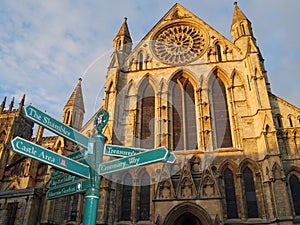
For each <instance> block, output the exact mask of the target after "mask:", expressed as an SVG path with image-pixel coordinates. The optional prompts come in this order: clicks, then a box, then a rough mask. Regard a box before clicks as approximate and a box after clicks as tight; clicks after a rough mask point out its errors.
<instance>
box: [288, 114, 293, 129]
mask: <svg viewBox="0 0 300 225" xmlns="http://www.w3.org/2000/svg"><path fill="white" fill-rule="evenodd" d="M289 123H290V127H293V119H292V117H291V116H289Z"/></svg>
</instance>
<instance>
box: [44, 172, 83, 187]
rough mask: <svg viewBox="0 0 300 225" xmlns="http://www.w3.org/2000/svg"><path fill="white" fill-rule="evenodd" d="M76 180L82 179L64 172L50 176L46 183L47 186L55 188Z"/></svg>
mask: <svg viewBox="0 0 300 225" xmlns="http://www.w3.org/2000/svg"><path fill="white" fill-rule="evenodd" d="M78 180H82V177H79V176H75V175H70V174H67V173H64V174H63V175H62V176H59V177H55V178H51V180H50V182H49V184H48V188H57V187H61V186H65V185H67V184H70V183H73V182H74V181H78Z"/></svg>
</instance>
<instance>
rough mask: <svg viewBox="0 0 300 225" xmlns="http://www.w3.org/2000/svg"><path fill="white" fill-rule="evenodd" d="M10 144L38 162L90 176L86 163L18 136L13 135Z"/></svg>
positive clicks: (17, 150)
mask: <svg viewBox="0 0 300 225" xmlns="http://www.w3.org/2000/svg"><path fill="white" fill-rule="evenodd" d="M11 144H12V148H13V150H14V151H15V152H18V153H20V154H22V155H25V156H27V157H30V158H34V159H36V160H38V161H40V162H43V163H46V164H48V165H51V166H53V167H55V168H58V169H60V170H63V171H66V172H68V173H71V174H75V175H78V176H80V177H84V178H87V179H89V178H90V170H89V167H88V166H87V165H84V164H82V163H79V162H76V161H75V160H73V159H70V158H68V157H66V156H63V155H59V154H57V153H55V152H53V151H50V150H48V149H46V148H43V147H41V146H39V145H36V144H34V143H32V142H30V141H27V140H25V139H23V138H20V137H15V138H14V139H13V140H12V142H11Z"/></svg>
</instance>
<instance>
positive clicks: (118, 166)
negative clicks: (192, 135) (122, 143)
mask: <svg viewBox="0 0 300 225" xmlns="http://www.w3.org/2000/svg"><path fill="white" fill-rule="evenodd" d="M169 154H170V153H169V151H168V150H167V149H166V148H165V147H159V148H157V149H154V150H150V151H146V152H142V153H139V154H136V155H133V156H128V157H125V158H122V159H117V160H113V161H109V162H104V163H102V164H100V165H99V169H98V174H99V175H105V174H110V173H115V172H118V171H122V170H127V169H132V168H135V167H138V166H144V165H148V164H151V163H156V162H161V161H166V160H167V158H168V156H169Z"/></svg>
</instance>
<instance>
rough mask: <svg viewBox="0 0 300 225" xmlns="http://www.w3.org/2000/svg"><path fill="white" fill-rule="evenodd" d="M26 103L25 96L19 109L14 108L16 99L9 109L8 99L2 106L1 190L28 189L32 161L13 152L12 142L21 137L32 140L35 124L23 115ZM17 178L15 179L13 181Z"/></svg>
mask: <svg viewBox="0 0 300 225" xmlns="http://www.w3.org/2000/svg"><path fill="white" fill-rule="evenodd" d="M24 102H25V95H24V96H23V98H22V100H21V102H20V103H19V106H18V108H14V98H13V99H12V101H11V102H10V104H9V106H8V109H6V108H5V103H6V97H5V98H4V100H3V102H2V104H1V106H0V185H1V186H0V189H1V190H10V189H19V188H27V187H28V182H29V171H30V170H29V167H30V162H31V160H29V159H28V160H27V159H24V160H21V163H20V159H22V158H24V157H21V156H20V155H18V154H16V153H14V152H12V150H11V147H10V141H11V140H12V139H13V138H14V137H16V136H20V137H23V138H26V139H29V138H31V136H32V131H33V122H31V121H30V120H28V119H26V118H25V117H24V116H23V115H22V107H23V105H24ZM12 177H15V179H11V178H12Z"/></svg>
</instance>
